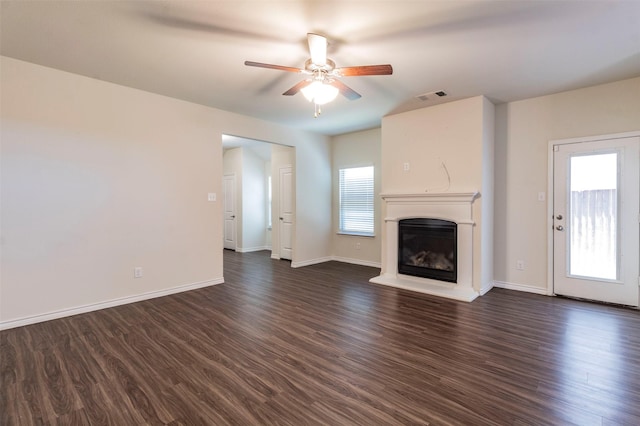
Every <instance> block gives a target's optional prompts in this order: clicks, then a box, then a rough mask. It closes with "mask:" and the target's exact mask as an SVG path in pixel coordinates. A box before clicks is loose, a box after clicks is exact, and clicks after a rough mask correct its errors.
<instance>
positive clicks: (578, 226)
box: [553, 137, 640, 306]
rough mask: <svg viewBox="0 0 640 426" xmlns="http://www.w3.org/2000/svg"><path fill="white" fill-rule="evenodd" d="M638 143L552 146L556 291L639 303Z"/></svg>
mask: <svg viewBox="0 0 640 426" xmlns="http://www.w3.org/2000/svg"><path fill="white" fill-rule="evenodd" d="M639 145H640V137H630V138H617V139H608V140H598V141H590V142H578V143H565V144H562V143H559V144H557V145H553V151H554V152H553V159H554V171H553V172H554V175H553V228H554V230H553V233H554V237H553V251H554V253H553V280H554V282H553V288H554V293H555V294H558V295H565V296H571V297H578V298H584V299H590V300H597V301H603V302H610V303H618V304H623V305H630V306H638V273H639V271H638V258H639V250H638V247H639V227H638V220H639V219H640V216H639V212H640V207H639V202H638V199H639V194H638V192H639V185H638V182H639V177H638V176H639V174H638V164H639V156H640V151H639V148H638V147H639Z"/></svg>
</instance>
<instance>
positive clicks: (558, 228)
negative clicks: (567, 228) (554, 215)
mask: <svg viewBox="0 0 640 426" xmlns="http://www.w3.org/2000/svg"><path fill="white" fill-rule="evenodd" d="M556 229H557V230H558V231H564V227H563V226H562V225H558V226H556Z"/></svg>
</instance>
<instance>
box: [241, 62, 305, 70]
mask: <svg viewBox="0 0 640 426" xmlns="http://www.w3.org/2000/svg"><path fill="white" fill-rule="evenodd" d="M244 64H245V65H246V66H248V67H258V68H269V69H272V70H280V71H289V72H297V73H301V72H304V70H303V69H302V68H295V67H285V66H284V65H273V64H263V63H262V62H253V61H244Z"/></svg>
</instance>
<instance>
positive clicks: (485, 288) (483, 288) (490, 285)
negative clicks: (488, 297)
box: [480, 281, 496, 296]
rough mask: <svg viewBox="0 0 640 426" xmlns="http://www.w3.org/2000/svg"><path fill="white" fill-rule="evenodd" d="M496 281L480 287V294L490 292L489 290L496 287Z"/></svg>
mask: <svg viewBox="0 0 640 426" xmlns="http://www.w3.org/2000/svg"><path fill="white" fill-rule="evenodd" d="M495 285H496V283H495V281H490V282H488V283H487V285H484V286H482V287H481V288H480V296H484V295H485V294H487V293H489V291H490V290H491V289H492V288H493V287H495Z"/></svg>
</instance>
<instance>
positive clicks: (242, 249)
mask: <svg viewBox="0 0 640 426" xmlns="http://www.w3.org/2000/svg"><path fill="white" fill-rule="evenodd" d="M263 250H271V247H269V246H262V247H249V248H242V247H237V248H236V251H237V252H238V253H251V252H253V251H263Z"/></svg>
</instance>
